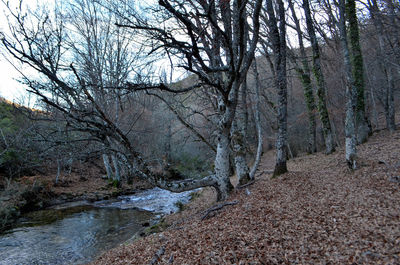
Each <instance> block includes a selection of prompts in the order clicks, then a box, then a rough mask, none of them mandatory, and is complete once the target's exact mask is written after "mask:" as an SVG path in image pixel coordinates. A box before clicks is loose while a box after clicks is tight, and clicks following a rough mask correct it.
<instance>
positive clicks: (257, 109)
mask: <svg viewBox="0 0 400 265" xmlns="http://www.w3.org/2000/svg"><path fill="white" fill-rule="evenodd" d="M253 72H254V75H255V90H256V103H255V106H254V121H255V124H256V130H257V153H256V158H255V159H254V164H253V166H252V167H251V170H250V179H251V180H254V178H255V174H256V170H257V168H258V165H259V164H260V160H261V154H262V149H263V137H262V129H261V119H260V101H261V96H260V89H261V82H260V75H259V74H258V69H257V62H256V60H254V62H253Z"/></svg>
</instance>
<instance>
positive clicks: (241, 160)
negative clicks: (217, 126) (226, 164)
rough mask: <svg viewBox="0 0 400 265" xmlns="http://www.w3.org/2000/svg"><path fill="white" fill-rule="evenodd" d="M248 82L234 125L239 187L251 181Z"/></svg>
mask: <svg viewBox="0 0 400 265" xmlns="http://www.w3.org/2000/svg"><path fill="white" fill-rule="evenodd" d="M246 82H247V81H246V80H244V81H243V84H242V86H241V88H240V91H239V92H240V93H239V95H240V97H239V100H238V101H239V102H238V105H237V109H236V115H235V120H234V121H233V124H232V130H231V131H232V133H231V137H232V147H233V148H232V149H233V152H234V157H235V158H234V163H235V169H236V175H237V177H238V179H239V185H243V184H246V183H247V182H249V181H250V175H249V167H248V166H247V163H246V105H245V93H246V92H245V90H246V89H247V84H246Z"/></svg>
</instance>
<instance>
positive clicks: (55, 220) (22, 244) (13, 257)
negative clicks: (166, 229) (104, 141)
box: [0, 188, 190, 265]
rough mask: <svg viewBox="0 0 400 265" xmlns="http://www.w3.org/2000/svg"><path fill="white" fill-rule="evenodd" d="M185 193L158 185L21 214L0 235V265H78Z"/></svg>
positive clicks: (173, 208) (131, 233)
mask: <svg viewBox="0 0 400 265" xmlns="http://www.w3.org/2000/svg"><path fill="white" fill-rule="evenodd" d="M189 198H190V192H183V193H171V192H169V191H165V190H161V189H158V188H155V189H152V190H147V191H143V192H141V193H137V194H135V195H130V196H121V197H119V198H118V199H115V200H110V201H101V202H96V203H93V204H90V203H87V202H80V203H74V204H65V205H61V206H57V207H55V208H52V209H46V210H42V211H35V212H31V213H29V214H26V215H24V216H23V217H22V218H21V219H20V221H19V223H18V225H17V227H16V228H14V229H12V230H9V231H7V232H6V233H5V234H2V235H0V264H1V265H10V264H83V263H87V262H89V261H91V260H93V258H95V257H96V256H98V255H99V254H100V253H101V252H103V251H105V250H108V249H111V248H113V247H115V246H117V245H119V244H121V243H123V242H125V241H127V240H128V239H130V238H132V236H134V235H135V234H136V233H138V232H140V231H141V230H143V226H142V224H143V223H145V222H150V223H151V222H152V220H153V221H154V220H155V219H156V218H157V217H159V216H160V214H165V213H171V212H174V211H176V210H177V209H178V207H177V205H176V203H177V202H181V203H187V202H188V201H189Z"/></svg>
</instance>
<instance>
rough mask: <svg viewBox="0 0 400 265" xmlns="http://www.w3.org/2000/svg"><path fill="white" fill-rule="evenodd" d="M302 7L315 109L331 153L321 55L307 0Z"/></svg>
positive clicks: (331, 145) (329, 126) (304, 0)
mask: <svg viewBox="0 0 400 265" xmlns="http://www.w3.org/2000/svg"><path fill="white" fill-rule="evenodd" d="M303 9H304V13H305V17H306V24H307V31H308V35H309V37H310V41H311V46H312V51H313V72H314V76H315V79H316V81H317V97H318V104H317V109H318V112H319V117H320V120H321V123H322V131H323V134H324V140H325V148H326V153H327V154H331V153H332V152H334V151H335V142H334V139H333V132H332V128H331V123H330V119H329V113H328V108H327V107H326V99H325V90H326V88H325V80H324V75H323V73H322V67H321V58H320V57H321V55H320V50H319V44H318V40H317V36H316V34H315V28H314V25H313V20H312V17H311V11H310V4H309V2H308V0H303Z"/></svg>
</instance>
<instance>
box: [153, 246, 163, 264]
mask: <svg viewBox="0 0 400 265" xmlns="http://www.w3.org/2000/svg"><path fill="white" fill-rule="evenodd" d="M164 253H165V246H162V247H161V248H160V249H159V250H158V251H157V252H156V254H154V257H153V258H152V260H151V261H150V265H155V264H157V263H158V260H159V259H160V258H161V256H162V255H164Z"/></svg>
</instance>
